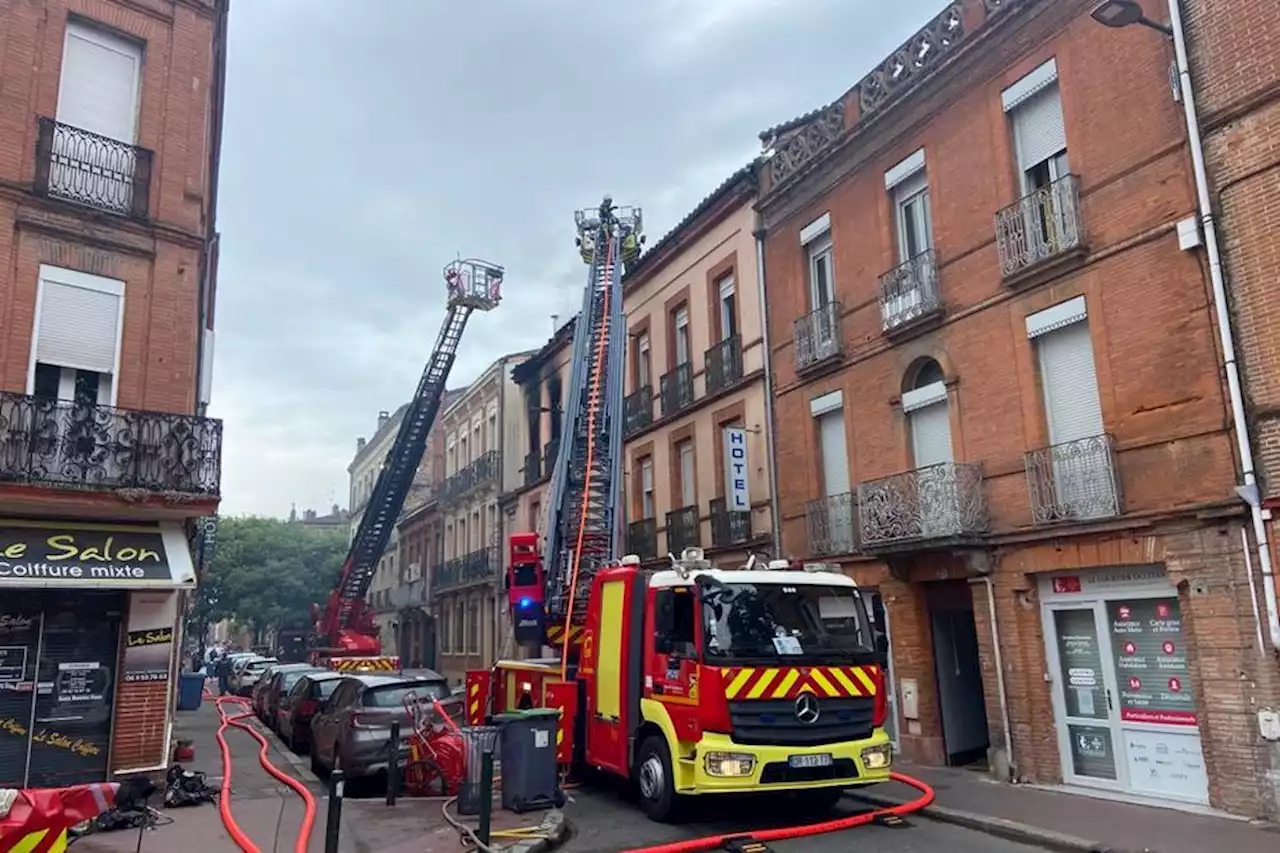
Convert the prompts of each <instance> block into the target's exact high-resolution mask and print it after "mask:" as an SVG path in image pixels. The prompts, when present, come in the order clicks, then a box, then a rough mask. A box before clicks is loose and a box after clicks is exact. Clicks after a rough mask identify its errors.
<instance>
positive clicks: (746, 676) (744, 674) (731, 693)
mask: <svg viewBox="0 0 1280 853" xmlns="http://www.w3.org/2000/svg"><path fill="white" fill-rule="evenodd" d="M753 672H755V670H754V669H743V670H739V671H738V674H737V675H735V676H734V677H733V681H730V682H729V686H728V687H726V688H725V691H724V692H725V695H726V696H728V697H729V698H730V699H737V698H738V693H739V692H740V691H741V690H742V685H744V684H746V683H747V681H749V680H750V679H751V673H753Z"/></svg>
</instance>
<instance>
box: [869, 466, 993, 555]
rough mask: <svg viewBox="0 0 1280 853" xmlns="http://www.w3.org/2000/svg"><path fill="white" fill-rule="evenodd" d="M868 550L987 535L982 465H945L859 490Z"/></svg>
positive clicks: (879, 481)
mask: <svg viewBox="0 0 1280 853" xmlns="http://www.w3.org/2000/svg"><path fill="white" fill-rule="evenodd" d="M858 521H859V524H858V533H859V537H860V540H861V543H862V549H863V550H864V551H872V552H874V551H875V550H877V549H879V548H883V547H885V546H890V547H893V546H897V545H900V544H905V543H911V542H928V541H930V540H953V539H964V538H968V537H971V536H979V535H981V534H983V533H986V532H987V526H988V518H987V498H986V490H985V488H984V487H983V471H982V464H981V463H977V462H944V463H942V464H940V465H931V466H929V467H928V468H918V469H916V470H914V471H907V472H905V473H902V474H894V475H893V476H892V477H884V478H882V479H879V480H872V481H871V482H869V483H862V484H860V485H859V486H858Z"/></svg>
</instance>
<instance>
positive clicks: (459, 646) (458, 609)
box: [452, 599, 467, 655]
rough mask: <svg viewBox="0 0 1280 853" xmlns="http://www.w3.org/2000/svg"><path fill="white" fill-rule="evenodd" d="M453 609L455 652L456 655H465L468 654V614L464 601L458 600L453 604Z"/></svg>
mask: <svg viewBox="0 0 1280 853" xmlns="http://www.w3.org/2000/svg"><path fill="white" fill-rule="evenodd" d="M452 607H453V651H454V653H455V654H460V655H464V654H466V653H467V643H466V637H467V635H466V630H467V612H466V610H465V609H463V604H462V599H457V600H455V601H454V602H453V604H452Z"/></svg>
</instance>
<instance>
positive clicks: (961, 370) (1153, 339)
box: [757, 0, 1278, 815]
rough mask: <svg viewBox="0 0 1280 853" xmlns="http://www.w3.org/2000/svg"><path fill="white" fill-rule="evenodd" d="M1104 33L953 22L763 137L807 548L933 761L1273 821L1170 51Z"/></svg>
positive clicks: (1075, 9) (960, 18)
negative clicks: (837, 572)
mask: <svg viewBox="0 0 1280 853" xmlns="http://www.w3.org/2000/svg"><path fill="white" fill-rule="evenodd" d="M1094 5H1096V4H1095V3H1090V2H1084V0H1022V2H1015V1H1014V0H1003V1H1002V0H960V1H959V2H954V3H951V4H949V5H948V6H947V7H946V8H945V9H943V10H942V11H941V13H940V14H939V15H938V16H937V17H935V18H934V19H933V20H932V21H931V22H929V24H928V25H926V26H925V28H924V29H922V30H921V31H920V32H919V33H918V34H917V35H916V36H914V37H913V38H912V39H911V40H910V41H909V42H907V43H906V44H904V45H903V46H902V48H901V49H900V50H899V51H896V52H895V53H894V54H893V55H892V56H890V57H888V58H887V59H886V60H885V61H884V62H883V63H882V64H880V65H879V66H878V67H876V68H875V69H874V70H873V71H872V72H871V73H870V74H869V75H867V77H865V78H864V79H863V80H862V81H860V82H859V83H858V84H857V85H856V86H854V87H853V88H852V89H851V90H849V91H848V92H847V93H846V94H844V95H843V96H841V97H840V98H839V99H838V100H837V101H835V102H834V103H832V104H830V105H828V106H826V107H823V108H821V109H819V110H817V111H815V112H813V113H811V114H809V115H806V116H803V117H801V118H800V119H797V120H794V121H792V122H788V123H787V124H784V125H781V126H779V127H777V128H774V129H772V130H770V131H766V133H765V134H763V135H762V137H763V139H764V140H765V145H766V148H767V153H768V154H769V160H768V163H767V165H766V167H765V168H764V174H763V176H762V189H761V197H760V200H759V202H758V204H757V209H758V210H759V212H760V215H761V218H762V228H763V231H764V233H765V249H764V252H765V276H766V287H767V291H768V303H769V308H770V318H769V326H770V340H771V343H772V346H773V348H774V370H775V381H776V395H777V402H776V421H777V424H778V425H779V428H778V431H777V449H776V453H777V470H778V479H779V483H778V492H779V501H780V515H781V518H782V528H783V530H782V534H783V535H782V540H783V548H784V551H786V552H787V554H788V555H789V556H793V557H806V558H811V559H821V560H826V561H831V562H836V563H838V564H840V565H841V566H842V567H843V568H844V570H846V571H848V572H850V573H852V574H853V575H854V576H855V577H856V578H857V579H858V580H859V582H860V584H862V585H863V586H864V589H865V590H866V591H867V595H868V598H869V599H870V601H871V602H872V609H873V613H874V615H875V617H876V619H877V620H878V621H880V622H881V624H883V625H885V626H886V627H887V629H888V631H889V634H890V641H891V654H890V659H889V661H887V663H888V664H889V668H890V671H889V674H890V678H891V681H892V684H893V706H894V713H893V715H892V720H893V736H894V738H895V739H896V741H897V742H898V744H899V747H900V749H901V751H902V752H903V754H904V755H905V756H906V757H908V758H910V759H913V760H917V761H923V762H927V763H935V764H952V765H959V764H969V763H982V762H986V763H987V764H988V765H989V767H990V769H991V770H992V772H993V774H994V775H996V776H997V777H998V778H1001V779H1018V780H1023V781H1035V782H1043V783H1065V784H1066V785H1068V786H1071V787H1073V788H1076V789H1079V790H1082V791H1088V792H1093V793H1096V794H1101V795H1115V794H1120V795H1126V796H1131V797H1140V798H1145V799H1148V800H1151V801H1158V802H1162V803H1166V804H1183V805H1190V806H1196V805H1206V804H1208V805H1213V806H1216V807H1220V808H1224V809H1227V810H1230V811H1233V812H1237V813H1240V814H1247V815H1274V814H1275V812H1276V790H1275V787H1276V783H1275V775H1274V770H1273V763H1272V762H1273V756H1272V750H1271V749H1270V748H1269V746H1268V745H1267V744H1265V743H1263V742H1262V741H1261V739H1260V738H1259V736H1258V728H1257V722H1256V719H1255V716H1254V711H1255V710H1256V709H1257V708H1258V707H1263V706H1266V705H1267V704H1274V703H1275V701H1276V698H1277V687H1278V684H1277V678H1276V665H1275V660H1274V657H1273V656H1272V655H1271V653H1270V650H1269V649H1268V648H1266V647H1264V646H1263V645H1262V644H1261V643H1260V641H1259V637H1260V634H1259V631H1258V628H1259V625H1258V623H1257V622H1256V621H1255V618H1254V615H1253V613H1254V611H1253V609H1252V607H1251V600H1252V598H1253V595H1256V594H1257V588H1256V587H1255V586H1252V584H1253V583H1254V581H1255V579H1256V578H1255V574H1256V570H1255V568H1254V567H1253V566H1252V563H1251V562H1250V561H1249V559H1248V556H1247V555H1248V554H1249V550H1250V548H1251V547H1252V546H1251V545H1250V543H1249V535H1250V534H1249V532H1248V529H1247V528H1248V525H1247V517H1246V514H1245V511H1244V507H1243V506H1242V504H1241V503H1240V501H1239V499H1238V498H1237V497H1236V495H1235V494H1234V486H1235V484H1236V481H1235V476H1234V470H1235V459H1234V455H1233V444H1232V438H1231V433H1230V419H1229V418H1230V410H1229V407H1228V405H1227V400H1226V393H1225V389H1224V388H1223V386H1222V383H1221V382H1220V376H1221V375H1222V374H1221V353H1219V352H1218V350H1217V345H1216V337H1215V335H1216V327H1215V324H1214V315H1213V304H1212V300H1211V299H1210V298H1209V288H1208V281H1207V277H1206V275H1205V260H1204V257H1203V249H1201V248H1198V247H1197V246H1191V247H1189V248H1187V249H1184V248H1182V246H1181V245H1180V241H1179V236H1178V234H1179V228H1180V227H1181V228H1182V229H1183V230H1184V232H1185V230H1186V229H1187V227H1188V221H1189V220H1191V221H1192V222H1193V221H1194V216H1195V213H1196V198H1195V192H1194V183H1193V178H1192V172H1191V168H1190V160H1189V157H1188V147H1187V144H1186V136H1185V132H1184V126H1183V124H1182V120H1181V119H1182V113H1181V108H1180V106H1179V105H1178V104H1177V103H1176V102H1175V101H1174V99H1173V97H1172V92H1171V89H1170V84H1169V79H1170V78H1169V66H1170V63H1171V61H1172V58H1173V55H1172V50H1171V49H1170V47H1169V46H1168V45H1167V44H1166V43H1164V42H1162V40H1161V39H1159V38H1155V39H1153V38H1148V37H1145V36H1146V35H1149V33H1148V34H1145V35H1144V34H1143V33H1140V32H1138V31H1136V30H1135V31H1125V32H1120V31H1108V30H1104V29H1102V28H1101V27H1100V26H1099V25H1098V24H1097V23H1095V22H1094V21H1093V20H1091V19H1090V17H1089V14H1088V13H1089V11H1090V8H1091V7H1092V6H1094ZM1117 68H1124V69H1125V74H1124V82H1123V85H1118V84H1117V78H1116V73H1115V69H1117ZM1193 230H1194V229H1193Z"/></svg>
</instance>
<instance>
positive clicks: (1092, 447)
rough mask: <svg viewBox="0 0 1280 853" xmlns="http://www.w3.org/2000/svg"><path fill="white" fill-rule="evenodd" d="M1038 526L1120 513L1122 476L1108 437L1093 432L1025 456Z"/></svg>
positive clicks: (1034, 515)
mask: <svg viewBox="0 0 1280 853" xmlns="http://www.w3.org/2000/svg"><path fill="white" fill-rule="evenodd" d="M1026 467H1027V488H1028V490H1029V491H1030V493H1031V516H1032V519H1033V520H1034V521H1035V523H1036V524H1053V523H1055V522H1059V521H1093V520H1095V519H1100V518H1114V517H1116V516H1118V515H1119V514H1120V506H1121V504H1120V477H1119V474H1118V472H1117V470H1116V458H1115V451H1114V450H1113V449H1112V439H1111V436H1109V435H1095V436H1092V437H1090V438H1082V439H1080V440H1078V441H1068V442H1064V443H1062V444H1055V445H1052V446H1050V447H1042V448H1040V449H1038V450H1033V451H1031V452H1030V453H1028V454H1027V455H1026Z"/></svg>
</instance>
